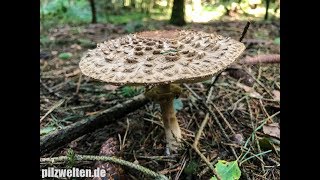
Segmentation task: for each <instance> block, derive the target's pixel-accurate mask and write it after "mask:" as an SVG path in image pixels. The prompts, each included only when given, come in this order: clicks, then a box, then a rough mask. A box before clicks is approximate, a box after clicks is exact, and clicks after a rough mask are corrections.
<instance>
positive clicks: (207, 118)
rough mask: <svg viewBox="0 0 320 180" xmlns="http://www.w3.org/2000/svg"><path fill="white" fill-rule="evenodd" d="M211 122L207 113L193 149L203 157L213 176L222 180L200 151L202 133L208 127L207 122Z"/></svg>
mask: <svg viewBox="0 0 320 180" xmlns="http://www.w3.org/2000/svg"><path fill="white" fill-rule="evenodd" d="M208 120H209V114H208V113H207V114H206V116H205V118H204V120H203V121H202V123H201V125H200V128H199V130H198V132H197V134H196V137H195V139H194V142H193V145H192V148H193V149H194V150H195V151H196V152H197V153H198V155H199V156H200V157H201V159H202V160H203V161H204V162H205V163H206V164H207V165H208V167H209V168H210V169H211V170H212V172H213V174H214V175H215V176H216V178H217V179H218V180H220V179H221V178H220V176H219V175H218V173H217V172H216V170H215V169H214V167H213V165H212V164H211V163H210V161H209V160H208V159H207V158H206V157H205V156H204V155H203V154H202V153H201V152H200V150H199V149H198V143H199V139H200V137H201V134H202V131H203V129H204V127H205V126H206V124H207V122H208Z"/></svg>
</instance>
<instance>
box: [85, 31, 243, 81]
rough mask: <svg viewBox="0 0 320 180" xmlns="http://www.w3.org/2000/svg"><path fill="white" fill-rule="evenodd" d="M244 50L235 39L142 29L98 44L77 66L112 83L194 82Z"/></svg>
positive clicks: (210, 75)
mask: <svg viewBox="0 0 320 180" xmlns="http://www.w3.org/2000/svg"><path fill="white" fill-rule="evenodd" d="M244 49H245V46H244V45H243V44H242V43H240V42H238V41H236V40H233V39H230V38H226V37H223V36H220V35H216V34H209V33H205V32H201V31H200V32H197V31H191V30H163V31H145V32H140V33H136V34H130V35H126V36H122V37H120V38H117V39H113V40H110V41H106V42H104V43H100V44H98V45H97V48H96V49H93V50H90V51H89V52H87V54H85V55H84V56H83V57H82V59H81V62H80V69H81V71H82V72H83V73H84V74H85V75H87V76H90V77H92V78H95V79H99V80H102V81H105V82H108V83H112V84H131V85H144V84H167V83H172V82H173V83H181V82H190V81H193V82H195V81H198V80H203V79H204V78H205V77H208V78H210V77H212V76H213V75H215V74H216V73H218V72H220V71H221V70H223V69H225V68H226V67H227V66H228V65H230V64H231V63H233V62H234V61H235V60H236V58H237V57H238V56H240V54H241V53H242V52H243V50H244ZM103 69H104V70H103ZM106 69H107V70H106Z"/></svg>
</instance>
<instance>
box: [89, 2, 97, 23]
mask: <svg viewBox="0 0 320 180" xmlns="http://www.w3.org/2000/svg"><path fill="white" fill-rule="evenodd" d="M89 2H90V7H91V15H92V16H91V17H92V19H91V23H93V24H94V23H97V12H96V5H95V2H94V0H89Z"/></svg>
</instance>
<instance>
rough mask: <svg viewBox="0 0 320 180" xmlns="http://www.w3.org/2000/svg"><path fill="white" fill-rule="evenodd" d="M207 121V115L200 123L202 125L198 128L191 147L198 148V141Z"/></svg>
mask: <svg viewBox="0 0 320 180" xmlns="http://www.w3.org/2000/svg"><path fill="white" fill-rule="evenodd" d="M208 120H209V114H208V113H207V114H206V116H205V117H204V120H203V121H202V123H201V125H200V128H199V130H198V132H197V134H196V137H195V138H194V142H193V146H195V147H198V144H199V139H200V137H201V134H202V131H203V128H204V127H205V126H206V124H207V122H208Z"/></svg>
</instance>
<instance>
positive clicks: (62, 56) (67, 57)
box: [59, 52, 72, 60]
mask: <svg viewBox="0 0 320 180" xmlns="http://www.w3.org/2000/svg"><path fill="white" fill-rule="evenodd" d="M71 57H72V54H71V53H68V52H67V53H60V54H59V58H60V59H63V60H66V59H70V58H71Z"/></svg>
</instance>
